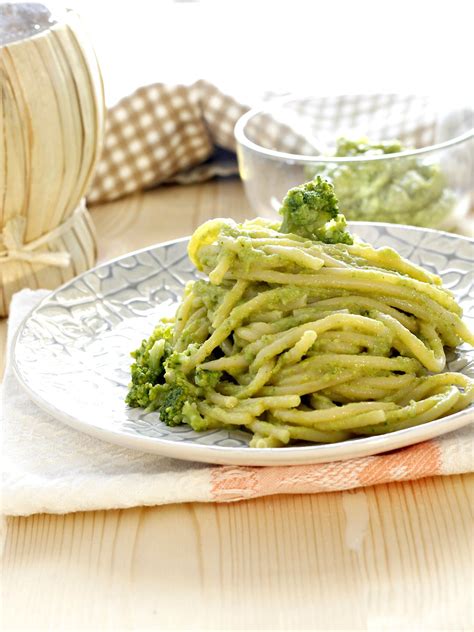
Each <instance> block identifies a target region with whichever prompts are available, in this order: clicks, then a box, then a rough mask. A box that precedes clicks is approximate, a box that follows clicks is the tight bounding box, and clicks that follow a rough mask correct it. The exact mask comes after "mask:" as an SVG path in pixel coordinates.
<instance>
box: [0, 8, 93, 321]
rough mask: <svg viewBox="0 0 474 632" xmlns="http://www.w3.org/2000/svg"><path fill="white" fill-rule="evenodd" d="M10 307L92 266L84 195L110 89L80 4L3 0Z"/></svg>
mask: <svg viewBox="0 0 474 632" xmlns="http://www.w3.org/2000/svg"><path fill="white" fill-rule="evenodd" d="M0 93H1V98H0V138H1V139H2V145H3V146H2V147H1V148H0V316H4V315H6V314H7V313H8V307H9V304H10V300H11V296H12V294H14V293H15V292H16V291H18V290H19V289H21V288H24V287H29V288H33V289H35V288H39V287H43V288H54V287H56V286H58V285H59V284H61V283H64V282H65V281H67V280H68V279H70V278H71V277H73V276H75V275H77V274H79V273H80V272H83V271H85V270H87V269H88V268H90V267H91V266H92V265H93V264H94V262H95V256H96V246H95V237H94V232H93V228H92V223H91V220H90V217H89V214H88V211H87V209H86V207H85V204H84V201H83V196H84V194H85V192H86V191H87V188H88V186H89V183H90V180H91V177H92V175H93V172H94V167H95V164H96V161H97V158H98V156H99V153H100V150H101V143H102V137H103V132H104V114H105V106H104V98H103V86H102V78H101V75H100V70H99V67H98V64H97V60H96V57H95V54H94V51H93V49H92V47H91V45H90V43H89V41H88V39H87V37H86V36H85V34H84V32H83V28H82V26H81V23H80V21H79V19H78V17H77V15H76V14H74V13H73V12H71V11H65V12H64V13H62V14H61V15H59V16H57V15H52V14H51V12H50V11H49V10H48V8H47V7H46V6H44V5H42V4H31V3H28V4H27V3H24V4H2V5H0Z"/></svg>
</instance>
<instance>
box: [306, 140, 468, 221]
mask: <svg viewBox="0 0 474 632" xmlns="http://www.w3.org/2000/svg"><path fill="white" fill-rule="evenodd" d="M408 149H409V148H408V147H404V146H403V145H402V144H401V142H400V141H398V140H390V141H381V142H370V141H368V140H367V139H365V138H363V139H359V140H349V139H347V138H340V139H338V141H337V145H336V151H335V153H334V156H336V157H355V156H361V157H364V156H366V157H367V158H368V157H371V156H381V155H385V154H395V153H399V152H403V151H406V150H408ZM306 169H307V174H306V175H307V177H308V178H312V177H315V176H317V175H319V176H321V177H322V178H325V179H327V180H329V181H330V182H332V184H333V185H334V189H335V192H336V195H337V197H338V198H339V205H340V208H341V210H342V212H343V213H344V214H345V215H346V217H347V218H348V219H351V220H361V221H374V222H395V223H397V224H411V225H414V226H424V227H436V226H439V224H440V223H441V222H442V221H443V218H445V217H447V216H448V215H449V214H450V212H451V211H452V209H453V207H454V204H455V201H456V198H455V195H454V193H453V191H451V190H450V189H449V188H448V187H447V186H446V179H445V177H444V175H443V172H442V170H441V168H440V166H439V164H438V163H436V162H431V163H429V162H426V161H425V160H423V159H422V158H419V157H416V156H413V157H410V156H408V157H407V156H404V157H400V158H398V159H395V158H394V159H393V160H373V161H367V162H360V163H358V162H355V163H354V162H352V163H349V162H348V163H326V164H322V163H320V164H317V163H314V164H312V165H308V166H307V168H306Z"/></svg>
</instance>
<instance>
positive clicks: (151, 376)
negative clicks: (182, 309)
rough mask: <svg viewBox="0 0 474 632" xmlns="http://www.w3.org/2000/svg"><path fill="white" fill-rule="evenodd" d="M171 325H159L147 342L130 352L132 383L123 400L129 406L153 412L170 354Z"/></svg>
mask: <svg viewBox="0 0 474 632" xmlns="http://www.w3.org/2000/svg"><path fill="white" fill-rule="evenodd" d="M172 337H173V325H172V324H167V323H160V324H159V325H158V326H157V327H155V330H154V331H153V333H152V335H151V336H150V337H149V338H148V340H143V341H142V344H141V345H140V347H139V348H138V349H137V350H136V351H133V352H132V354H131V355H132V357H133V358H135V362H134V363H133V364H132V366H131V374H132V381H131V383H130V384H129V391H128V394H127V397H126V399H125V401H126V403H127V404H128V405H129V406H133V407H141V408H148V409H151V410H153V409H154V408H156V405H157V396H158V394H159V391H160V389H159V388H158V386H161V385H162V384H164V373H165V366H164V363H165V360H166V358H167V357H168V356H169V355H170V353H171V339H172Z"/></svg>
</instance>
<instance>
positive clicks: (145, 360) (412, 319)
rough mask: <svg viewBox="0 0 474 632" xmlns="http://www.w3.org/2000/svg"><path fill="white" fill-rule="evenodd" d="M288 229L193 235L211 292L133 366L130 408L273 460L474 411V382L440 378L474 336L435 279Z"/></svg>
mask: <svg viewBox="0 0 474 632" xmlns="http://www.w3.org/2000/svg"><path fill="white" fill-rule="evenodd" d="M337 217H340V216H339V215H338V216H337ZM287 223H288V222H287ZM281 230H282V229H281V228H280V229H279V227H278V226H277V225H275V223H273V222H270V221H267V220H263V219H259V218H257V219H255V220H251V221H247V222H244V223H243V224H241V225H237V224H235V223H234V222H233V221H232V220H223V219H218V220H211V221H209V222H206V223H205V224H204V225H203V226H201V227H200V228H199V229H198V230H197V231H196V233H195V234H194V235H193V237H192V238H191V241H190V244H189V254H190V257H191V259H192V261H193V263H194V264H195V265H196V267H197V268H198V269H199V270H201V271H203V272H204V273H206V274H207V276H208V280H207V281H205V280H199V281H195V282H190V283H188V284H187V286H186V289H185V296H184V299H183V301H182V303H181V305H180V306H179V308H178V310H177V313H176V317H175V319H171V321H169V322H165V321H163V322H162V323H161V324H160V325H159V326H158V327H157V329H156V330H155V332H154V334H153V335H152V337H151V338H150V339H149V340H147V341H144V342H143V344H142V346H141V347H140V349H138V350H137V351H136V352H135V353H134V356H135V359H136V362H135V364H134V365H133V367H132V377H133V379H132V384H131V386H130V392H129V395H128V398H127V401H128V403H129V404H130V405H132V406H145V405H146V406H147V408H148V409H149V410H155V409H158V410H159V411H160V416H161V418H162V420H163V421H165V422H166V423H168V424H169V425H175V424H179V423H188V424H189V425H190V426H191V427H192V428H194V429H195V430H206V429H208V428H222V427H224V428H229V427H230V428H235V427H239V428H240V429H244V430H247V431H248V432H250V433H251V434H252V438H251V440H250V446H251V447H256V448H269V447H281V446H285V445H289V444H292V443H295V442H296V443H299V442H301V441H305V442H313V443H314V442H316V443H325V442H334V441H342V440H345V439H348V438H350V437H354V436H360V435H373V434H380V433H385V432H393V431H396V430H400V429H404V428H407V427H411V426H414V425H417V424H422V423H427V422H430V421H432V420H434V419H438V418H440V417H442V416H445V415H449V414H451V413H454V412H457V411H458V410H461V409H463V408H465V407H467V406H468V405H469V404H470V403H471V402H472V401H473V399H474V382H473V381H472V380H470V379H469V378H468V377H467V376H465V375H462V374H459V373H453V372H445V373H442V371H443V370H444V368H445V365H446V356H445V350H444V347H455V346H456V345H458V344H460V343H462V342H467V343H470V344H473V343H474V336H473V334H472V333H471V332H470V331H469V330H468V328H467V327H466V325H465V324H464V323H463V321H462V319H461V317H462V310H461V308H460V307H459V305H458V304H457V303H456V301H455V298H454V296H453V295H452V294H451V292H449V291H448V290H446V289H445V288H443V286H442V283H441V280H440V278H439V277H437V276H436V275H433V274H431V273H429V272H427V271H425V270H423V269H422V268H420V267H418V266H416V265H414V264H412V263H410V262H409V261H407V260H405V259H403V258H402V257H401V256H400V255H398V254H397V253H396V252H395V251H393V250H391V249H389V248H382V249H378V250H376V249H375V248H373V247H372V246H370V245H369V244H366V243H362V242H359V241H357V240H356V241H355V242H354V240H353V239H352V237H351V238H350V239H349V238H348V237H347V234H345V235H344V239H342V240H340V241H339V242H338V243H327V242H325V241H324V240H323V239H321V240H316V239H309V238H308V237H307V235H306V234H296V233H292V232H287V233H282V232H280V231H281ZM318 230H319V229H318ZM328 241H330V240H328ZM351 242H352V243H351ZM160 341H164V343H163V342H161V343H160V345H161V346H160V347H159V349H160V353H161V357H160V362H159V363H158V365H156V363H155V366H152V364H153V363H152V362H151V360H150V358H152V357H153V353H152V351H153V349H154V346H155V345H156V344H157V343H158V342H160ZM157 348H158V347H157Z"/></svg>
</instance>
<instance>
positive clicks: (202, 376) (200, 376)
mask: <svg viewBox="0 0 474 632" xmlns="http://www.w3.org/2000/svg"><path fill="white" fill-rule="evenodd" d="M221 377H222V371H205V370H204V369H197V371H196V374H195V377H194V381H195V382H196V384H197V385H198V386H201V387H202V388H215V387H216V386H217V384H218V382H219V380H220V379H221Z"/></svg>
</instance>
